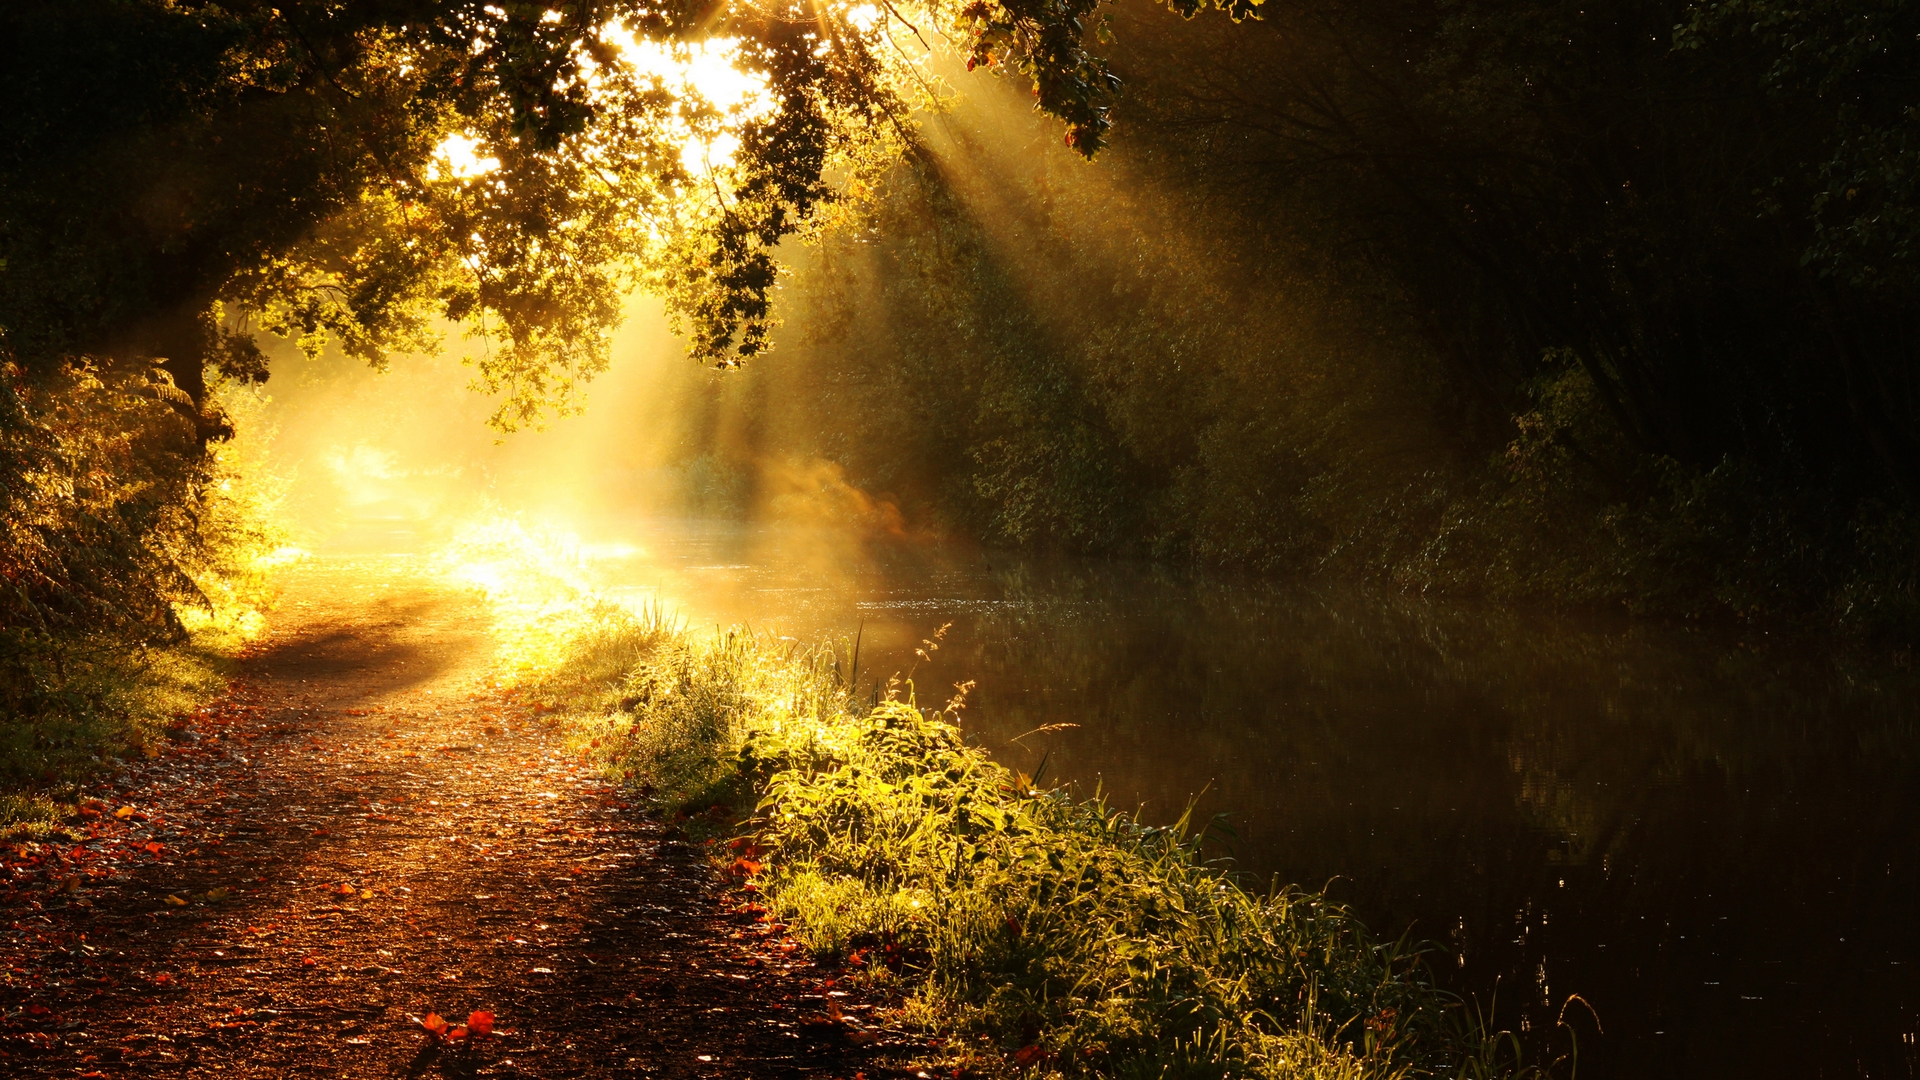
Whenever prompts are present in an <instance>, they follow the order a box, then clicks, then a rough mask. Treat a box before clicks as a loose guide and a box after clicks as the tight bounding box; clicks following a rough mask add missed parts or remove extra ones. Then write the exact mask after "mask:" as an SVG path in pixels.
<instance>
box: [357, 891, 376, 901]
mask: <svg viewBox="0 0 1920 1080" xmlns="http://www.w3.org/2000/svg"><path fill="white" fill-rule="evenodd" d="M360 899H362V900H371V899H373V890H372V889H361V890H360Z"/></svg>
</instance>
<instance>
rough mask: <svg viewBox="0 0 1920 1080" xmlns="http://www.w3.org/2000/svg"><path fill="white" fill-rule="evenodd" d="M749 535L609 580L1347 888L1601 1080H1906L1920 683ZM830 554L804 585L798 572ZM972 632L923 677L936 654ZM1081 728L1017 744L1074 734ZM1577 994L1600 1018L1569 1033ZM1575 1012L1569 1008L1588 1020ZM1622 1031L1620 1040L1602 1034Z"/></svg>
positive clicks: (1131, 577)
mask: <svg viewBox="0 0 1920 1080" xmlns="http://www.w3.org/2000/svg"><path fill="white" fill-rule="evenodd" d="M778 539H779V538H777V537H771V536H770V534H765V533H752V532H741V531H735V530H726V529H717V528H716V529H708V530H704V531H703V530H699V529H686V528H680V529H674V530H668V531H664V532H663V531H660V530H659V529H649V530H647V531H646V535H645V538H644V540H642V541H641V542H642V543H644V545H645V547H646V549H647V550H646V552H645V554H644V555H643V556H639V557H630V558H625V559H612V560H607V561H605V562H604V563H603V564H602V565H603V566H604V567H605V568H606V570H607V572H608V573H609V575H610V577H611V579H612V580H614V581H616V582H618V583H620V584H622V585H623V586H625V587H626V589H627V591H628V593H629V594H631V595H637V596H648V595H656V594H657V595H658V596H659V597H660V598H662V599H663V600H666V601H668V602H671V603H674V604H676V605H678V606H679V608H680V609H681V610H682V611H684V612H685V613H686V614H687V616H688V617H689V619H691V620H692V621H694V622H696V623H730V622H736V621H741V620H746V621H749V622H751V623H752V625H753V626H754V627H755V628H756V629H761V630H767V631H771V632H777V633H784V634H790V635H793V636H795V637H798V638H801V639H803V640H816V639H819V638H821V637H822V636H847V637H851V636H852V635H853V634H854V633H855V631H856V627H860V628H862V629H861V630H860V633H861V638H862V652H863V658H862V667H863V668H864V670H865V673H866V677H868V678H873V677H876V676H878V677H882V678H884V677H885V676H887V675H889V674H892V673H895V672H899V673H900V674H902V675H906V674H908V673H909V671H910V670H911V674H912V677H913V679H914V682H915V685H916V687H917V688H918V690H919V695H920V698H921V700H922V702H923V703H925V702H931V701H934V700H942V699H944V698H945V697H946V696H947V695H948V694H949V693H950V692H951V691H950V686H951V684H952V683H954V682H956V681H958V680H960V679H963V678H970V679H974V680H976V681H977V682H978V687H977V689H976V690H975V691H974V693H973V695H972V698H971V702H972V704H971V707H970V708H969V709H968V711H967V713H966V716H967V726H968V728H969V730H970V731H971V733H972V735H973V736H974V737H975V738H976V739H977V740H978V741H980V742H982V743H983V744H985V745H987V746H989V747H991V748H993V749H994V750H995V752H996V753H997V754H998V755H999V756H1000V757H1001V758H1002V759H1003V760H1005V761H1006V762H1008V763H1009V764H1012V765H1014V766H1016V767H1020V768H1024V769H1032V768H1033V767H1034V766H1035V765H1037V764H1038V762H1039V760H1040V758H1041V757H1042V755H1043V754H1045V755H1048V757H1047V772H1048V775H1049V776H1050V777H1052V778H1054V779H1057V780H1070V781H1074V782H1077V783H1079V784H1082V785H1087V786H1089V787H1090V786H1091V785H1092V784H1094V783H1095V782H1098V783H1099V784H1101V785H1103V786H1104V789H1105V791H1106V792H1107V793H1108V794H1109V795H1110V796H1111V798H1112V800H1113V801H1114V802H1115V803H1116V804H1119V805H1123V806H1127V805H1133V804H1140V805H1142V807H1143V809H1144V814H1145V815H1146V816H1147V817H1149V818H1156V819H1166V818H1170V817H1172V816H1175V815H1177V814H1178V813H1179V811H1180V810H1181V809H1182V808H1183V807H1184V806H1185V805H1186V804H1187V802H1188V800H1189V799H1190V798H1191V797H1192V796H1194V795H1195V794H1196V793H1200V792H1202V791H1203V790H1204V791H1205V796H1204V798H1203V799H1202V800H1201V809H1202V811H1203V813H1212V812H1214V811H1223V812H1226V813H1228V814H1229V815H1230V820H1231V823H1232V825H1233V828H1234V829H1235V831H1236V833H1237V838H1236V839H1235V841H1234V844H1233V847H1234V855H1235V857H1236V858H1237V859H1238V863H1239V866H1240V867H1241V868H1242V869H1245V870H1248V871H1251V872H1254V873H1258V874H1260V875H1277V876H1278V877H1279V878H1280V879H1281V880H1283V881H1289V882H1298V883H1301V884H1304V885H1308V886H1319V885H1321V884H1323V883H1324V884H1327V887H1328V888H1329V890H1330V891H1331V893H1332V894H1333V895H1334V896H1335V897H1336V898H1338V899H1340V900H1343V901H1345V902H1347V903H1349V904H1351V905H1352V906H1353V907H1354V908H1355V909H1356V910H1357V911H1358V912H1359V913H1360V914H1361V915H1362V916H1363V917H1364V918H1365V919H1366V921H1367V923H1368V924H1369V925H1370V926H1371V927H1373V928H1374V930H1375V931H1376V932H1377V933H1379V934H1381V935H1384V936H1397V935H1399V934H1401V933H1403V932H1410V933H1411V935H1412V936H1414V937H1415V938H1420V939H1425V940H1430V941H1432V942H1434V943H1435V944H1436V947H1437V949H1438V951H1437V952H1436V953H1435V954H1434V955H1433V957H1432V963H1433V966H1434V967H1435V969H1436V970H1437V971H1438V972H1439V973H1440V974H1441V975H1442V976H1443V978H1444V979H1445V980H1446V981H1447V982H1448V983H1449V985H1450V986H1451V987H1452V988H1454V989H1456V990H1457V991H1459V992H1461V993H1463V994H1470V995H1474V996H1477V997H1478V998H1479V999H1480V1001H1481V1003H1482V1005H1483V1007H1484V1006H1486V1005H1487V1004H1488V1003H1489V1002H1490V1001H1491V999H1492V998H1493V996H1494V992H1495V991H1496V989H1497V1000H1498V1013H1497V1019H1498V1020H1499V1021H1500V1022H1501V1023H1502V1024H1505V1025H1511V1026H1512V1027H1514V1028H1515V1029H1517V1030H1521V1031H1523V1032H1525V1034H1526V1037H1527V1039H1528V1040H1529V1041H1530V1042H1531V1043H1532V1044H1533V1045H1534V1046H1535V1047H1536V1052H1538V1048H1539V1047H1541V1046H1544V1045H1549V1042H1550V1045H1552V1046H1553V1047H1556V1048H1557V1049H1558V1050H1559V1051H1565V1050H1566V1049H1567V1048H1568V1046H1569V1036H1568V1034H1567V1031H1566V1030H1565V1029H1556V1026H1555V1025H1556V1020H1557V1019H1558V1018H1559V1017H1561V1016H1562V1015H1565V1016H1566V1018H1567V1021H1568V1023H1569V1024H1570V1025H1571V1027H1572V1030H1573V1032H1574V1033H1576V1034H1577V1036H1578V1038H1579V1046H1580V1062H1579V1075H1580V1076H1583V1077H1586V1076H1591V1077H1667V1076H1673V1077H1680V1076H1686V1077H1703V1076H1741V1077H1770V1076H1795V1077H1816V1076H1820V1077H1827V1076H1832V1077H1837V1076H1848V1077H1852V1076H1871V1077H1901V1078H1908V1077H1912V1076H1913V1075H1914V1073H1915V1071H1916V1065H1917V1064H1920V1047H1916V1044H1915V1035H1914V1033H1915V1032H1916V1031H1920V971H1916V967H1920V921H1917V920H1916V916H1920V891H1917V887H1920V857H1917V856H1920V681H1916V679H1915V677H1914V676H1913V675H1912V674H1910V673H1909V672H1908V671H1906V670H1903V669H1902V667H1901V666H1900V665H1899V664H1898V663H1897V662H1895V660H1893V659H1889V658H1887V657H1885V656H1884V655H1883V656H1880V657H1879V658H1878V659H1874V658H1868V657H1863V656H1859V655H1855V654H1850V653H1847V652H1845V651H1842V650H1840V649H1838V648H1837V647H1834V646H1826V645H1821V644H1808V643H1806V642H1798V643H1792V644H1788V643H1779V642H1774V641H1772V640H1771V639H1769V638H1768V637H1767V636H1765V635H1742V634H1739V633H1719V632H1715V633H1708V632H1700V631H1692V630H1688V629H1685V628H1678V627H1672V626H1657V625H1648V624H1634V623H1629V622H1626V621H1616V622H1609V621H1605V620H1599V619H1591V618H1589V619H1580V618H1566V617H1553V616H1546V615H1540V614H1535V613H1525V612H1516V611H1512V610H1506V609H1502V608H1499V607H1493V606H1480V605H1462V604H1456V603H1444V602H1433V601H1421V600H1414V599H1409V598H1406V597H1403V596H1398V595H1391V594H1379V593H1369V592H1366V591H1362V590H1353V589H1335V588H1327V587H1299V586H1288V585H1276V584H1270V583H1250V582H1245V581H1231V580H1220V579H1211V578H1204V577H1193V576H1187V575H1178V574H1169V573H1165V572H1156V571H1154V570H1152V569H1150V568H1144V567H1139V566H1130V565H1114V564H1095V563H1084V562H1082V563H1046V564H1042V563H1034V562H1020V561H1016V560H1014V559H1012V558H1010V557H1009V558H1001V557H996V556H991V555H989V556H984V557H983V556H980V555H972V556H954V557H952V558H951V559H941V558H939V557H934V556H925V555H922V556H919V557H908V556H904V555H902V556H898V557H895V558H892V559H890V560H889V559H887V558H882V557H873V556H869V557H863V558H858V559H849V558H848V557H847V556H845V555H844V554H843V553H832V552H833V550H834V549H832V548H830V547H825V546H821V547H817V548H810V547H808V546H805V545H799V544H785V543H775V542H771V541H772V540H778ZM810 551H811V552H814V553H815V554H813V555H812V556H809V554H808V552H810ZM944 623H951V624H952V627H951V629H950V630H949V631H948V632H947V635H946V637H945V642H944V645H943V647H942V648H941V649H940V650H939V651H938V652H937V653H935V654H934V657H933V660H932V661H931V662H922V663H919V664H918V667H917V669H915V668H914V664H915V658H914V657H913V655H912V649H913V646H914V644H915V643H916V642H917V641H918V639H919V638H921V637H923V636H926V635H928V634H930V633H931V632H932V631H933V630H934V629H935V628H936V627H938V626H940V625H942V624H944ZM1063 723H1066V724H1075V725H1078V726H1077V727H1075V728H1071V729H1067V730H1063V731H1057V732H1052V733H1043V734H1039V735H1030V736H1028V737H1026V738H1023V739H1021V740H1020V741H1019V742H1018V743H1013V742H1011V740H1013V739H1014V738H1015V737H1016V736H1020V735H1021V734H1022V733H1025V732H1030V731H1032V730H1033V729H1035V728H1039V727H1041V726H1043V725H1048V724H1063ZM1575 994H1578V995H1579V996H1580V997H1581V998H1582V999H1583V1000H1584V1001H1586V1002H1587V1003H1589V1004H1590V1005H1591V1007H1592V1012H1593V1014H1597V1023H1596V1019H1595V1015H1590V1014H1588V1012H1587V1011H1586V1010H1584V1009H1582V1008H1581V1007H1580V1006H1579V1005H1577V1004H1576V1005H1574V1006H1572V1007H1571V1008H1570V1009H1566V1008H1565V1007H1566V1003H1567V1001H1568V999H1569V997H1570V995H1575ZM1563 1009H1565V1012H1564V1014H1563ZM1602 1028H1603V1029H1604V1034H1603V1033H1602V1031H1601V1029H1602Z"/></svg>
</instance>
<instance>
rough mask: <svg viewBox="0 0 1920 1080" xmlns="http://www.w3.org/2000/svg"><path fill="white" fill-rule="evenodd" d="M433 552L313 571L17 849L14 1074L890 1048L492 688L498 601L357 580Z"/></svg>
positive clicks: (419, 1069)
mask: <svg viewBox="0 0 1920 1080" xmlns="http://www.w3.org/2000/svg"><path fill="white" fill-rule="evenodd" d="M410 572H411V571H409V570H407V568H406V564H405V562H404V561H403V560H383V561H373V560H367V561H362V562H361V563H358V564H354V563H342V562H326V561H321V562H318V563H316V564H311V565H310V566H308V567H306V568H302V569H301V570H298V571H296V572H295V573H294V575H293V578H292V580H290V581H289V583H288V592H289V595H292V596H297V597H299V598H300V599H301V600H303V601H305V606H298V605H294V604H289V605H285V606H284V607H283V611H284V612H285V613H286V622H285V623H284V624H283V625H280V626H277V627H276V629H275V631H274V633H273V634H272V635H271V636H270V637H269V638H267V639H266V640H264V641H262V642H260V643H259V644H258V645H257V647H256V648H255V649H254V650H253V652H252V653H251V655H249V656H248V657H246V658H245V659H244V660H243V662H242V665H241V671H240V675H239V677H238V679H236V681H235V682H234V684H233V686H232V687H231V688H230V690H229V692H228V693H227V694H226V695H225V696H223V697H222V698H221V699H220V700H218V701H216V702H214V703H211V704H209V705H208V706H206V707H204V708H202V709H199V710H196V711H195V712H194V713H193V714H191V715H188V716H186V717H183V718H182V719H181V722H180V724H179V725H178V727H176V728H175V729H174V730H173V731H172V732H171V735H172V738H171V739H170V746H169V749H168V750H167V752H166V753H164V754H163V755H162V756H160V757H159V758H157V759H155V760H152V761H146V762H141V763H137V764H134V765H131V766H128V767H127V768H126V769H125V770H124V771H122V772H121V773H120V774H118V775H117V776H115V777H113V778H112V779H111V780H109V781H108V782H106V783H103V784H100V785H98V786H97V787H96V789H95V790H93V791H92V792H90V794H91V795H92V796H93V797H92V798H91V799H89V800H87V801H86V802H84V803H83V804H82V806H81V807H80V812H79V814H78V815H77V816H76V818H75V819H74V822H73V823H72V824H71V825H70V826H69V829H68V835H67V836H66V837H65V838H63V839H59V840H58V841H57V842H56V841H55V840H54V839H53V838H51V837H49V838H47V839H44V840H35V841H15V842H9V843H6V844H3V845H0V924H3V925H4V928H5V930H4V934H0V1074H6V1075H36V1074H38V1075H65V1076H86V1075H99V1076H106V1077H143V1076H156V1077H158V1076H181V1077H185V1076H189V1075H211V1074H214V1073H218V1074H220V1075H221V1076H222V1077H223V1080H224V1078H228V1077H283V1076H292V1075H303V1074H325V1075H338V1076H382V1077H384V1076H391V1075H395V1074H396V1073H400V1074H411V1075H416V1076H417V1075H443V1076H454V1075H459V1076H528V1077H549V1076H551V1077H602V1076H605V1077H614V1076H623V1077H624V1076H643V1075H644V1076H657V1077H677V1076H688V1077H692V1076H696V1075H697V1076H699V1077H702V1078H710V1077H729V1076H742V1077H744V1076H749V1075H751V1076H756V1077H767V1076H773V1077H779V1076H791V1077H812V1076H843V1077H851V1076H853V1075H854V1073H855V1072H856V1071H860V1072H863V1073H864V1074H865V1075H866V1076H868V1077H875V1078H877V1077H881V1076H885V1075H889V1074H890V1073H893V1072H897V1071H898V1070H899V1066H898V1065H897V1064H892V1062H894V1060H895V1059H894V1058H893V1057H891V1056H889V1055H890V1054H897V1053H898V1052H899V1047H900V1046H901V1045H902V1043H901V1041H900V1039H898V1038H896V1037H895V1036H892V1035H889V1034H887V1033H885V1032H883V1031H876V1030H874V1029H872V1028H870V1027H863V1026H861V1025H859V1024H857V1023H855V1022H853V1021H852V1020H850V1019H849V1018H848V1014H849V1013H851V1012H852V1011H854V1009H856V1008H857V1007H858V1005H859V1003H858V1002H856V1001H855V1000H854V999H852V998H848V997H846V996H844V995H846V994H847V993H848V990H849V989H851V988H850V987H847V985H846V984H845V983H842V984H841V985H842V987H843V988H842V989H839V990H834V991H832V992H831V993H833V994H834V995H836V996H834V997H831V998H830V997H828V993H829V991H828V990H826V989H825V988H824V987H825V986H828V985H832V983H831V977H832V975H833V973H832V972H825V971H821V970H819V969H816V968H815V967H814V966H813V964H812V963H811V962H810V961H808V960H806V959H805V953H804V950H794V949H793V948H792V943H791V941H790V940H785V939H784V934H783V933H782V930H781V928H778V927H771V926H768V925H766V924H756V925H753V926H750V927H748V928H747V929H745V930H742V929H740V925H739V916H737V915H735V914H732V913H731V912H732V909H733V908H734V907H735V906H736V905H738V904H739V903H740V902H741V901H742V900H743V899H744V896H743V894H739V893H733V892H732V891H731V888H732V887H731V886H729V885H728V884H727V882H725V881H724V880H722V878H721V877H720V875H717V874H715V873H714V872H713V871H712V869H711V866H710V864H709V862H708V860H707V858H706V854H705V852H704V851H703V850H702V849H700V848H698V847H696V846H694V845H691V844H687V843H685V842H683V841H682V840H681V839H679V838H678V836H677V834H676V833H675V832H674V831H673V830H672V828H671V827H670V826H667V825H664V824H662V823H660V822H658V821H655V820H650V819H649V818H647V817H645V816H643V815H642V814H641V813H640V812H638V811H636V810H634V809H633V808H631V807H630V806H629V805H628V804H627V803H626V802H625V801H623V800H622V799H620V798H619V793H618V792H617V791H615V790H613V789H610V788H608V787H607V786H606V785H605V783H604V782H603V781H602V780H601V779H600V778H599V777H598V776H596V775H594V774H592V773H591V772H590V771H589V770H587V769H586V768H584V767H583V766H582V765H581V764H580V763H579V762H578V760H577V759H572V758H568V757H566V756H564V755H563V754H561V753H560V752H559V748H558V747H559V740H558V739H557V738H555V737H553V733H552V732H551V729H550V727H549V725H550V723H551V721H550V720H549V719H547V718H545V717H543V716H540V715H538V714H537V713H536V711H535V710H534V709H532V708H530V707H528V706H526V705H524V704H523V703H520V702H517V701H515V700H514V699H513V697H512V695H511V694H508V693H502V692H501V691H499V690H497V689H495V688H493V687H492V685H491V683H492V680H491V679H490V678H489V677H488V676H489V672H488V670H487V663H488V658H489V655H490V652H491V643H490V642H489V641H488V640H487V639H486V638H485V636H484V634H483V633H482V632H481V631H477V630H475V629H474V628H475V627H479V626H484V625H485V620H484V619H481V618H478V617H476V612H475V610H474V604H475V603H476V601H474V600H472V599H471V598H468V597H466V596H464V595H462V594H459V593H455V592H450V591H446V590H437V589H434V588H432V587H430V586H427V585H425V584H424V583H413V584H411V585H409V586H408V587H404V588H403V587H401V584H400V583H399V582H398V581H396V582H395V585H394V587H393V588H390V589H383V590H378V595H377V596H374V595H372V592H373V591H371V590H366V589H363V588H356V586H359V585H363V584H364V583H365V582H366V581H367V580H368V579H369V578H370V577H373V576H380V577H382V578H383V579H388V580H391V579H395V578H404V577H405V575H406V574H407V573H410ZM444 748H451V750H450V752H446V753H440V752H436V751H438V750H441V749H444ZM422 751H426V753H422ZM749 861H751V860H749ZM736 869H741V868H736ZM735 880H736V881H738V877H737V876H736V878H735ZM796 957H798V959H796ZM823 980H824V981H823ZM876 1000H877V999H876ZM869 1004H871V1003H869ZM882 1004H884V1003H882ZM829 1005H831V1010H830V1011H829V1008H828V1007H829ZM843 1010H844V1011H843ZM410 1016H418V1017H421V1018H422V1019H420V1020H412V1019H409V1017H410ZM449 1016H459V1017H465V1022H464V1023H455V1022H453V1021H449V1020H446V1019H443V1017H449ZM423 1040H424V1042H425V1045H424V1046H423V1045H422V1043H423ZM901 1060H904V1059H901ZM909 1075H911V1073H910V1072H909Z"/></svg>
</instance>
